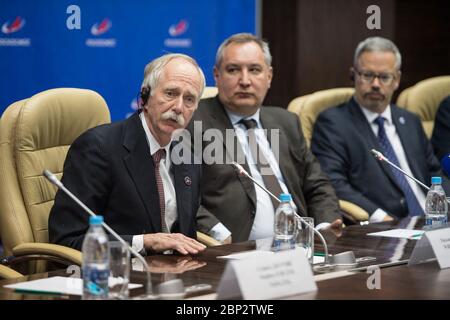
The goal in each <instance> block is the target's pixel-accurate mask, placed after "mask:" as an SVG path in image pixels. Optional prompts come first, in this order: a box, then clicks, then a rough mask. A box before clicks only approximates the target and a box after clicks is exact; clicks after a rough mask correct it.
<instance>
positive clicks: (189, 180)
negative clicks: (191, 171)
mask: <svg viewBox="0 0 450 320" xmlns="http://www.w3.org/2000/svg"><path fill="white" fill-rule="evenodd" d="M184 184H185V185H187V186H190V185H191V184H192V179H191V178H189V177H188V176H186V177H184Z"/></svg>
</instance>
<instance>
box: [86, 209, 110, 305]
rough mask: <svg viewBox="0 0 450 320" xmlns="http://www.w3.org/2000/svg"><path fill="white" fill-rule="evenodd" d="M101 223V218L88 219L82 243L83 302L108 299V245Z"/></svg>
mask: <svg viewBox="0 0 450 320" xmlns="http://www.w3.org/2000/svg"><path fill="white" fill-rule="evenodd" d="M102 223H103V217H102V216H95V217H90V218H89V224H90V227H89V230H88V232H87V233H86V236H85V238H84V241H83V248H82V256H83V266H82V270H83V300H97V299H106V298H108V277H109V245H108V237H107V235H106V233H105V231H104V230H103V227H102Z"/></svg>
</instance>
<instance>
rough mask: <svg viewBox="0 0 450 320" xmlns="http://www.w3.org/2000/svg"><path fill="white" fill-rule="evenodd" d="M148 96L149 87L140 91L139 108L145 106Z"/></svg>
mask: <svg viewBox="0 0 450 320" xmlns="http://www.w3.org/2000/svg"><path fill="white" fill-rule="evenodd" d="M149 96H150V87H144V88H142V89H141V107H143V106H145V105H146V104H147V101H148V97H149Z"/></svg>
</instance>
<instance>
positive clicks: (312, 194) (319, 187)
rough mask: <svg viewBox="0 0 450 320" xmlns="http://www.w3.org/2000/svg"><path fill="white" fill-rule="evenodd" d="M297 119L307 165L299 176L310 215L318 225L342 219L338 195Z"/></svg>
mask: <svg viewBox="0 0 450 320" xmlns="http://www.w3.org/2000/svg"><path fill="white" fill-rule="evenodd" d="M295 119H296V124H297V130H298V132H299V133H300V155H301V157H302V159H301V160H302V162H303V163H304V164H305V167H304V172H299V176H301V177H303V184H302V193H303V194H304V196H305V201H306V204H307V211H308V215H309V216H311V217H314V218H315V224H316V225H317V224H320V223H322V222H330V223H331V222H333V221H334V220H336V219H339V218H342V215H341V214H340V211H339V202H338V199H337V197H336V193H335V191H334V189H333V187H332V185H331V184H330V181H329V179H328V177H327V176H326V175H325V174H324V172H323V171H322V168H321V167H320V164H319V162H318V161H317V159H316V157H315V156H314V155H313V154H312V153H311V150H310V149H309V148H308V147H307V145H306V141H305V138H304V136H303V133H302V129H301V125H300V121H299V119H298V117H297V116H296V117H295Z"/></svg>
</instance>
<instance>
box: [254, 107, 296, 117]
mask: <svg viewBox="0 0 450 320" xmlns="http://www.w3.org/2000/svg"><path fill="white" fill-rule="evenodd" d="M261 110H262V112H265V113H267V114H269V115H271V116H273V117H285V118H291V119H297V117H298V116H297V115H296V114H295V113H293V112H291V111H288V110H286V109H284V108H281V107H276V106H262V107H261Z"/></svg>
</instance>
